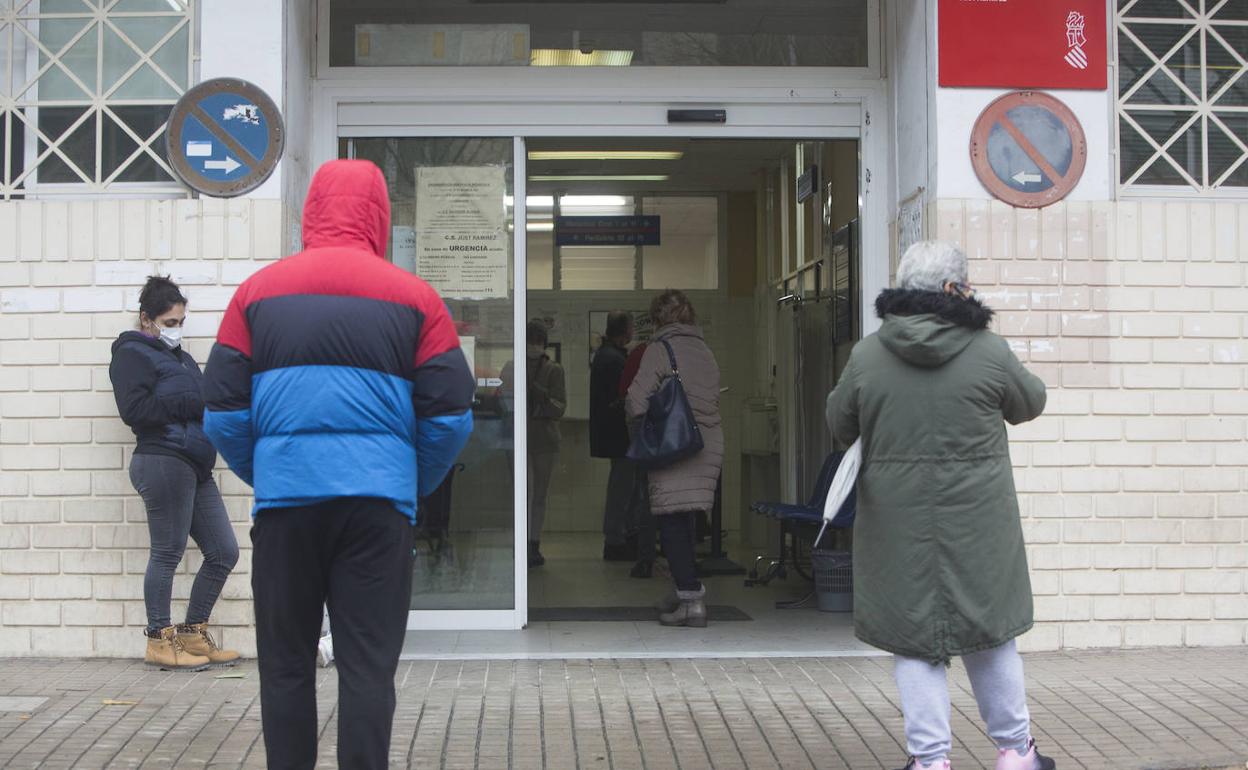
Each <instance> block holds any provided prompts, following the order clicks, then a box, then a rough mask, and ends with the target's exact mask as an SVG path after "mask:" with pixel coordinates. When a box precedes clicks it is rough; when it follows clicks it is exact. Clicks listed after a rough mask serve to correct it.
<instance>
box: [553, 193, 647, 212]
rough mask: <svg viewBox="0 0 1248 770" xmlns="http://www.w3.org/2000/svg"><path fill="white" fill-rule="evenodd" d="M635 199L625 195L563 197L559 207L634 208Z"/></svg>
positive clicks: (560, 198)
mask: <svg viewBox="0 0 1248 770" xmlns="http://www.w3.org/2000/svg"><path fill="white" fill-rule="evenodd" d="M632 205H633V199H632V198H631V197H630V198H626V197H624V196H623V195H561V196H560V197H559V207H560V208H561V209H569V208H585V209H588V208H599V207H601V208H611V207H624V206H632Z"/></svg>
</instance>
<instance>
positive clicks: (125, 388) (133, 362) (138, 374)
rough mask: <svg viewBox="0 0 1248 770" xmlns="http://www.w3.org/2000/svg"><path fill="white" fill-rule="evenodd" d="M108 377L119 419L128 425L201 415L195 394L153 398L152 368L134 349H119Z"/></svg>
mask: <svg viewBox="0 0 1248 770" xmlns="http://www.w3.org/2000/svg"><path fill="white" fill-rule="evenodd" d="M108 378H109V379H110V380H112V383H113V398H115V399H116V400H117V411H118V413H119V414H120V415H121V419H122V422H124V423H125V424H126V425H129V426H130V427H131V428H159V427H161V426H162V425H168V424H170V423H175V422H190V421H193V420H198V419H200V418H201V413H202V411H203V400H202V398H200V397H199V396H198V395H194V394H180V395H178V396H175V397H172V398H159V397H157V395H156V367H155V366H154V365H153V364H152V361H151V359H149V358H148V357H147V356H145V355H143V354H142V353H141V352H139V351H137V350H131V349H128V348H125V347H122V348H119V349H118V350H117V352H115V353H114V354H113V360H112V363H111V364H109V367H108Z"/></svg>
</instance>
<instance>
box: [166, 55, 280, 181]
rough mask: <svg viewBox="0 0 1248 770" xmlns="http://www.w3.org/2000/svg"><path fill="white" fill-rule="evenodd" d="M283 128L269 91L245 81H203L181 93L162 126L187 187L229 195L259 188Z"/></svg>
mask: <svg viewBox="0 0 1248 770" xmlns="http://www.w3.org/2000/svg"><path fill="white" fill-rule="evenodd" d="M285 139H286V130H285V127H284V126H283V125H282V116H281V115H280V114H279V113H278V111H277V105H275V104H274V103H273V100H272V99H270V98H269V96H268V94H266V93H265V92H264V91H261V90H260V89H259V88H258V87H256V86H254V85H252V84H251V83H248V82H247V81H245V80H238V79H236V78H216V79H214V80H206V81H204V82H203V83H200V84H199V85H197V86H195V87H194V88H192V89H191V90H189V91H187V92H186V93H185V94H183V96H182V98H181V99H179V100H178V103H177V104H176V105H174V108H173V112H172V113H171V114H170V115H169V128H168V129H167V130H166V131H165V141H166V143H167V145H168V152H169V164H170V166H171V167H172V168H173V170H174V172H175V173H176V174H177V175H178V178H180V179H181V180H182V181H183V182H184V183H185V184H186V185H187V186H188V187H190V188H191V189H194V190H198V191H199V192H201V193H203V194H205V195H213V196H217V197H221V198H230V197H233V196H236V195H242V194H243V193H245V192H248V191H249V190H254V189H255V188H256V187H259V186H260V184H261V183H262V182H264V180H265V179H268V178H269V175H270V174H272V173H273V169H274V168H276V167H277V161H278V159H279V158H281V156H282V148H283V146H284V145H285Z"/></svg>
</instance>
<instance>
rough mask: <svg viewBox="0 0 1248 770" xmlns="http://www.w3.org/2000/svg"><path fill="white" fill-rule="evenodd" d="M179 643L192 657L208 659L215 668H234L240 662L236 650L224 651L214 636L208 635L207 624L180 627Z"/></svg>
mask: <svg viewBox="0 0 1248 770" xmlns="http://www.w3.org/2000/svg"><path fill="white" fill-rule="evenodd" d="M178 642H179V643H181V645H182V649H184V650H186V651H187V652H189V653H191V654H192V655H199V656H201V657H204V658H207V659H208V662H209V663H211V664H212V665H214V666H232V665H234V664H235V663H237V662H238V653H237V652H235V651H234V650H223V649H221V648H220V647H218V646H217V643H216V641H214V640H213V638H212V635H211V634H209V633H208V624H207V623H191V624H189V625H182V626H178Z"/></svg>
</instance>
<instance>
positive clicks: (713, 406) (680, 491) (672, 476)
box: [624, 324, 724, 515]
mask: <svg viewBox="0 0 1248 770" xmlns="http://www.w3.org/2000/svg"><path fill="white" fill-rule="evenodd" d="M660 340H667V342H668V343H669V344H670V345H671V346H672V352H673V353H674V354H675V355H676V366H677V367H678V368H679V369H680V379H681V382H683V383H684V386H685V394H686V395H687V396H688V397H689V405H690V406H691V407H692V408H693V415H694V419H695V420H697V422H698V429H699V430H700V431H701V433H702V443H703V447H702V451H701V452H698V453H697V454H696V455H693V456H692V457H686V458H685V459H684V460H681V461H679V462H676V463H673V464H672V465H669V466H667V467H666V468H656V469H652V470H650V471H648V478H649V484H650V510H651V511H652V512H653V513H655V514H656V515H658V514H666V513H679V512H681V511H709V510H711V507H712V506H713V505H714V504H715V485H716V484H717V483H718V482H719V472H720V469H721V468H722V467H723V464H724V430H723V428H722V427H721V424H720V418H719V365H718V364H717V363H715V356H714V354H712V353H711V349H710V348H709V347H707V345H706V341H705V340H703V339H702V330H701V329H699V328H698V327H697V326H690V325H685V324H668V325H667V326H664V327H662V328H660V329H659V330H658V331H657V332H655V334H654V338H653V339H652V340H651V341H650V344H649V345H647V346H646V352H645V353H644V354H643V355H642V357H641V368H639V369H638V370H637V377H636V378H635V379H634V380H633V384H632V385H630V386H629V388H628V397H627V399H626V401H625V404H624V408H625V412H626V414H627V415H628V421H629V424H630V425H635V424H636V421H637V420H639V419H641V417H642V415H644V414H645V413H646V408H647V406H648V404H649V399H650V394H651V393H654V392H655V391H656V390H658V389H659V386H660V385H662V384H663V381H664V380H665V379H667V378H668V377H670V376H671V374H672V367H671V364H670V363H669V362H668V358H667V349H666V348H664V347H663V345H661V344H659V341H660Z"/></svg>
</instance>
